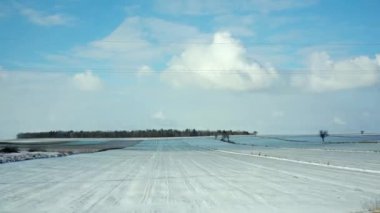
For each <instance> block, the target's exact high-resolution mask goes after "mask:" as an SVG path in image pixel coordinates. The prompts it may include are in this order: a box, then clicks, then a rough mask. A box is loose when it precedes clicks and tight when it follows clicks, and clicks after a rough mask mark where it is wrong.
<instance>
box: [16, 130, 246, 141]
mask: <svg viewBox="0 0 380 213" xmlns="http://www.w3.org/2000/svg"><path fill="white" fill-rule="evenodd" d="M226 133H227V134H228V135H249V134H250V133H249V132H247V131H232V130H217V131H210V130H195V129H186V130H174V129H159V130H156V129H148V130H132V131H49V132H25V133H19V134H17V138H18V139H27V138H142V137H196V136H215V135H222V134H226Z"/></svg>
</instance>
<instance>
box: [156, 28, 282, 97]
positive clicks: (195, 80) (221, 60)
mask: <svg viewBox="0 0 380 213" xmlns="http://www.w3.org/2000/svg"><path fill="white" fill-rule="evenodd" d="M277 77H278V75H277V72H276V70H275V69H274V68H273V67H271V66H270V65H265V66H264V65H261V64H259V63H257V62H255V61H253V60H250V59H248V56H247V53H246V50H245V48H244V47H243V46H242V45H241V44H240V42H239V41H237V40H236V39H234V38H232V36H231V35H230V34H229V33H227V32H217V33H215V35H214V37H213V40H212V42H211V43H210V44H203V43H202V44H190V45H189V46H188V47H187V48H186V49H185V50H184V51H183V52H182V53H181V54H180V55H177V56H174V57H173V58H172V59H171V60H170V61H169V63H168V65H167V68H166V69H165V70H164V71H163V73H162V78H163V79H164V80H167V81H168V82H170V83H171V84H172V85H174V86H177V87H181V86H199V87H202V88H207V89H222V90H231V91H252V90H260V89H264V88H268V87H269V86H271V84H272V82H273V81H274V80H275V79H277Z"/></svg>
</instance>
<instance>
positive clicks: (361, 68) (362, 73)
mask: <svg viewBox="0 0 380 213" xmlns="http://www.w3.org/2000/svg"><path fill="white" fill-rule="evenodd" d="M308 69H309V70H310V72H309V73H307V75H295V76H293V78H292V84H293V86H297V87H302V88H307V89H309V90H311V91H314V92H326V91H335V90H345V89H353V88H362V87H369V86H373V85H375V84H376V83H378V82H379V80H380V55H376V57H375V58H374V59H371V58H369V57H368V56H359V57H355V58H351V59H345V60H339V61H334V60H332V59H331V58H330V56H329V54H327V53H326V52H317V53H314V54H312V55H311V57H310V60H309V67H308Z"/></svg>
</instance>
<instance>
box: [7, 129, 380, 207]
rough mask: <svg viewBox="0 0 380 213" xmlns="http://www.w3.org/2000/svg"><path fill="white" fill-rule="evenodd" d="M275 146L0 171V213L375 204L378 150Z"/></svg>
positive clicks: (142, 146)
mask: <svg viewBox="0 0 380 213" xmlns="http://www.w3.org/2000/svg"><path fill="white" fill-rule="evenodd" d="M357 137H359V136H357ZM307 138H309V139H310V137H307ZM282 139H286V140H288V139H290V140H291V141H286V140H278V139H273V138H261V137H252V136H236V137H231V140H233V141H234V142H236V143H238V144H230V143H223V142H220V141H217V140H214V139H211V138H196V139H177V140H150V141H144V142H141V143H139V144H137V145H135V146H133V147H128V148H125V149H123V150H111V151H106V152H100V153H93V154H78V155H72V156H68V157H63V158H49V159H40V160H32V161H22V162H16V163H8V164H1V165H0V192H1V193H0V212H356V211H361V210H364V209H365V208H367V206H368V204H370V203H373V202H374V201H376V200H379V199H380V187H379V186H380V144H378V143H345V144H341V143H333V144H323V145H322V144H321V142H320V138H318V137H314V138H313V140H304V139H305V138H302V137H301V136H300V137H298V138H297V139H295V138H294V137H290V138H286V137H285V136H283V137H282ZM333 139H334V138H333V137H329V138H328V140H329V141H330V142H350V141H347V140H348V139H347V140H345V141H341V140H342V138H341V139H340V141H339V140H338V139H336V141H333ZM351 139H352V138H351ZM334 140H335V139H334ZM376 140H377V139H376V138H375V139H373V138H372V139H371V141H376ZM297 141H298V142H297ZM300 141H303V142H300ZM305 141H306V142H305ZM363 141H366V140H363Z"/></svg>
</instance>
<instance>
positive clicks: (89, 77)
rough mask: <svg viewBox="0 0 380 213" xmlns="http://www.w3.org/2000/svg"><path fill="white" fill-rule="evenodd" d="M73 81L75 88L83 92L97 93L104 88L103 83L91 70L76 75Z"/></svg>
mask: <svg viewBox="0 0 380 213" xmlns="http://www.w3.org/2000/svg"><path fill="white" fill-rule="evenodd" d="M72 80H73V82H74V84H75V86H76V87H77V88H78V89H80V90H82V91H96V90H100V89H102V88H103V83H102V81H101V80H100V78H99V77H98V76H96V75H94V74H93V73H92V71H91V70H86V71H85V72H83V73H77V74H75V75H74V77H73V79H72Z"/></svg>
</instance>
